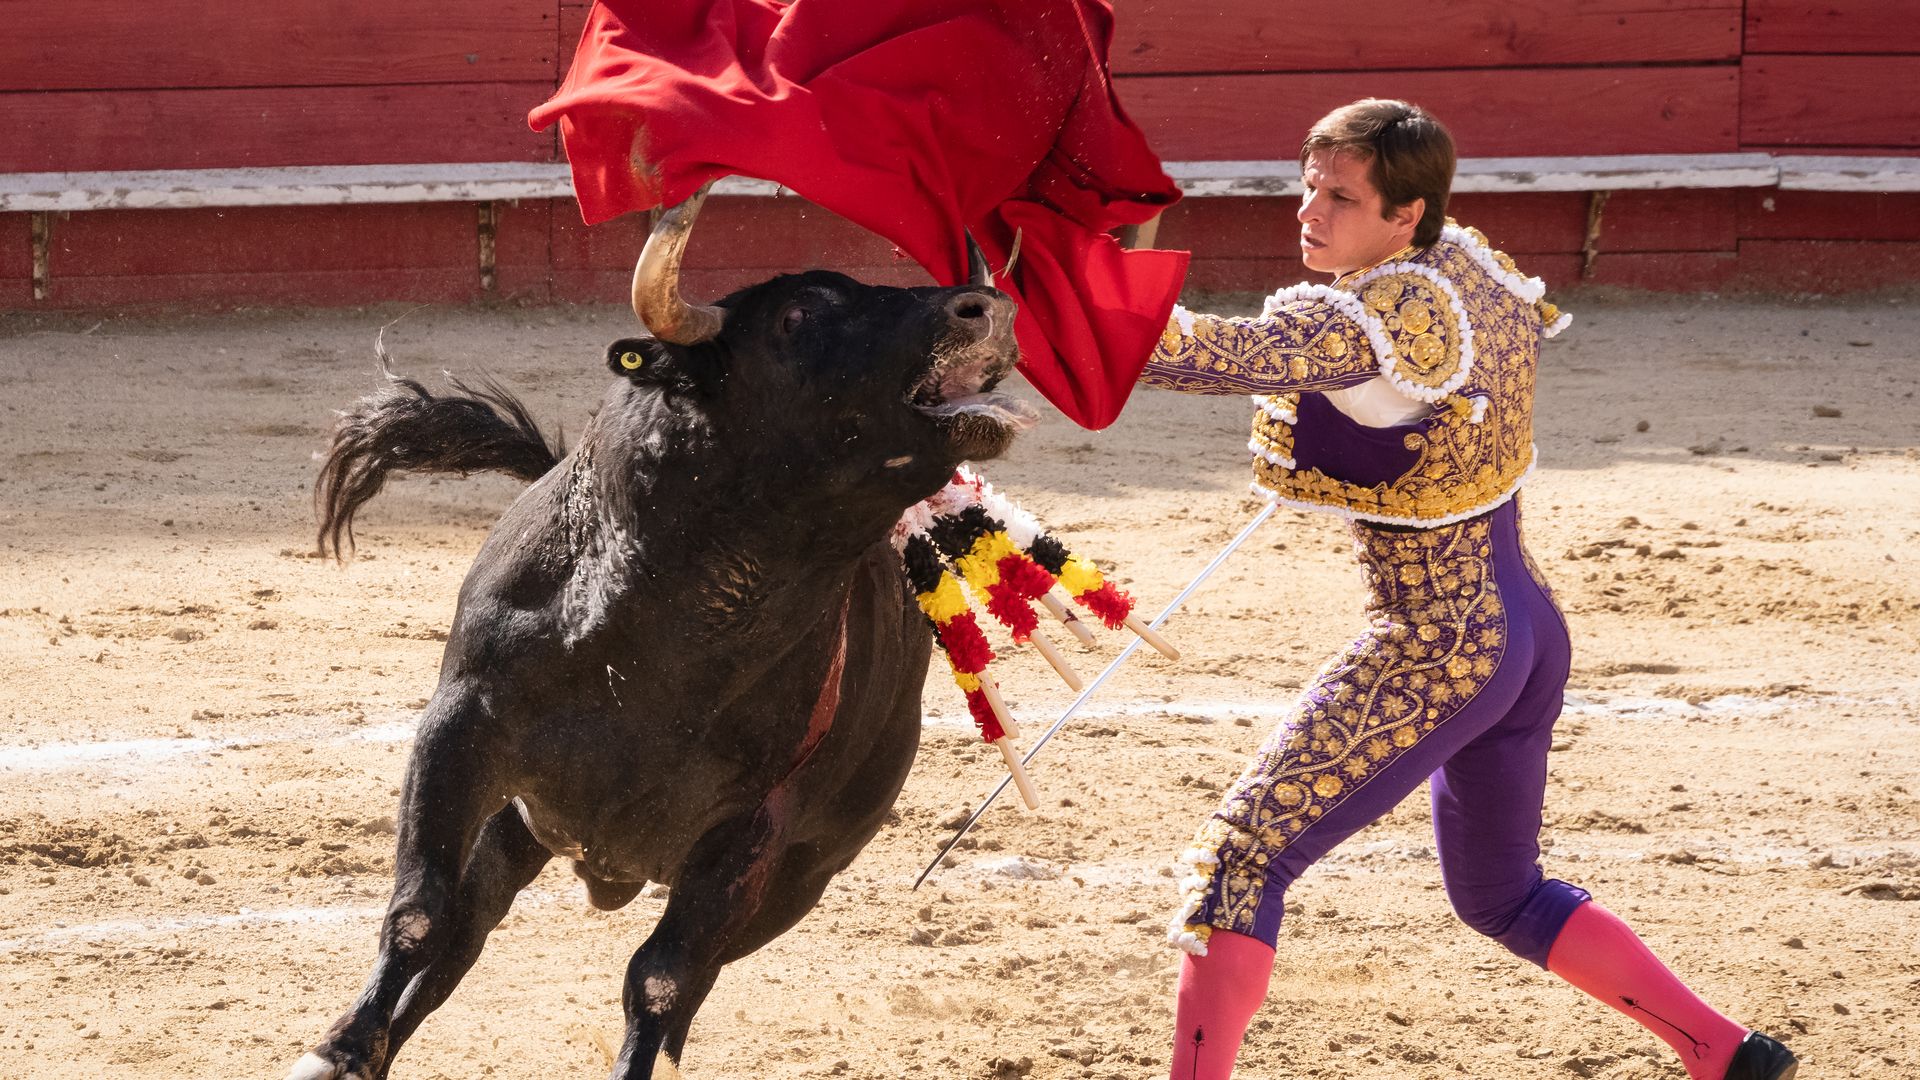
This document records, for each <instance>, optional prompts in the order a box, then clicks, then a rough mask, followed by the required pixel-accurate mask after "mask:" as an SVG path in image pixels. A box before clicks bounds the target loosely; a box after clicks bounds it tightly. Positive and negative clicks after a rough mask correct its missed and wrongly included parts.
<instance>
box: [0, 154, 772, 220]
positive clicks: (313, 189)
mask: <svg viewBox="0 0 1920 1080" xmlns="http://www.w3.org/2000/svg"><path fill="white" fill-rule="evenodd" d="M778 187H779V185H777V184H774V183H771V182H769V181H766V180H750V179H746V178H744V177H728V178H726V179H724V180H722V181H720V182H719V183H717V184H715V185H714V193H715V194H719V195H771V194H773V193H774V192H775V191H776V190H777V189H778ZM572 197H573V181H572V179H571V178H570V177H569V175H568V173H567V166H566V165H565V164H564V163H559V162H534V161H530V162H516V161H506V162H476V163H471V164H460V163H455V164H437V165H302V166H283V167H278V168H249V169H166V170H158V171H152V172H52V173H0V211H14V212H21V211H24V212H30V213H38V212H46V211H68V210H137V209H187V208H192V207H202V206H344V205H348V204H359V203H419V202H505V201H508V200H512V199H570V198H572Z"/></svg>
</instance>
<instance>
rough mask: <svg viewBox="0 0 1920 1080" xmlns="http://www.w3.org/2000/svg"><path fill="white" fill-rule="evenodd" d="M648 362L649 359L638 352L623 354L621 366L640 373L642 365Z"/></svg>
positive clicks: (621, 355)
mask: <svg viewBox="0 0 1920 1080" xmlns="http://www.w3.org/2000/svg"><path fill="white" fill-rule="evenodd" d="M646 362H647V358H646V357H644V356H641V355H640V354H639V353H637V352H623V353H621V354H620V366H621V367H623V368H626V369H627V370H628V371H639V370H640V365H642V364H644V363H646Z"/></svg>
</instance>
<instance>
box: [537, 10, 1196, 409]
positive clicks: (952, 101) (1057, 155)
mask: <svg viewBox="0 0 1920 1080" xmlns="http://www.w3.org/2000/svg"><path fill="white" fill-rule="evenodd" d="M1112 35H1113V12H1112V9H1111V7H1110V5H1109V4H1108V3H1107V2H1106V0H794V2H792V3H790V4H782V3H778V2H776V0H600V2H599V3H596V4H595V5H594V7H593V10H592V12H591V13H590V14H589V16H588V19H587V26H586V31H585V33H584V34H583V35H582V37H581V40H580V45H579V50H578V52H577V53H576V55H575V57H574V61H573V67H572V69H571V70H570V71H569V72H568V74H567V78H566V81H565V82H564V83H563V84H562V85H561V87H560V90H559V92H558V93H556V94H555V95H554V97H553V99H552V100H550V101H548V102H547V103H546V104H544V105H542V106H540V107H539V108H537V109H535V110H534V111H533V113H532V114H531V116H530V117H529V120H530V122H531V123H532V125H533V126H534V128H536V129H543V128H546V127H547V126H549V125H551V124H553V123H555V122H558V123H559V124H560V132H561V136H562V140H563V142H564V143H565V145H566V150H567V158H568V160H569V161H570V162H571V163H572V167H573V178H574V188H575V191H576V192H577V193H578V196H579V199H580V208H581V213H582V216H583V217H585V219H586V220H587V222H588V223H589V224H592V223H595V222H600V221H605V220H607V219H609V218H612V217H616V216H618V215H620V214H624V213H628V212H631V211H635V210H644V209H647V208H649V207H652V206H656V205H660V204H662V203H665V204H669V205H671V204H673V203H678V202H680V201H681V200H683V199H685V198H686V197H687V196H689V195H691V194H692V193H693V192H694V191H695V190H697V189H698V188H699V187H700V185H701V184H704V183H706V182H707V181H709V180H713V179H716V178H718V177H721V176H726V175H730V174H738V175H742V176H752V177H759V178H761V179H766V180H773V181H777V182H779V183H781V184H784V185H785V186H787V187H788V188H791V189H792V190H793V191H795V192H796V193H798V194H799V195H801V196H802V197H804V198H806V199H808V200H811V201H812V202H814V203H816V204H818V205H820V206H822V207H825V208H826V209H828V210H831V211H833V212H834V213H837V214H840V215H841V216H843V217H846V218H848V219H850V220H852V221H854V222H856V223H858V224H860V225H862V226H865V227H866V228H868V229H871V230H872V231H874V232H876V233H879V234H880V235H882V236H884V237H886V238H887V239H889V240H891V241H892V242H893V243H894V244H896V245H897V246H898V247H899V248H900V249H901V250H902V251H903V252H905V253H906V254H907V255H908V256H910V257H911V258H913V259H914V260H916V261H917V262H919V263H920V264H921V265H922V266H924V267H926V268H927V270H928V272H929V273H931V274H932V275H933V277H934V278H935V279H936V280H937V281H940V282H942V283H944V284H957V283H959V282H962V281H964V280H965V279H966V273H967V257H966V241H965V233H966V231H967V230H971V231H972V233H973V235H974V237H975V238H976V239H978V240H979V242H980V246H981V248H982V249H983V250H984V251H985V252H986V255H987V259H988V262H989V263H990V264H991V265H993V266H995V267H999V266H1002V265H1004V264H1005V262H1006V260H1007V256H1008V254H1009V252H1010V250H1011V248H1012V245H1013V240H1014V236H1015V235H1016V232H1017V233H1018V234H1019V235H1020V238H1021V239H1020V258H1019V261H1018V263H1017V264H1016V265H1015V267H1014V270H1013V273H1012V274H1011V275H1010V278H1011V280H1009V279H1008V278H1007V277H1001V278H998V279H996V281H995V284H997V285H998V286H999V287H1000V288H1002V289H1004V290H1005V291H1006V292H1008V293H1009V294H1010V295H1012V296H1013V297H1014V299H1015V300H1017V301H1019V302H1020V308H1021V313H1020V321H1019V323H1018V325H1017V330H1018V332H1019V338H1020V345H1021V351H1022V354H1023V356H1022V363H1021V369H1022V371H1023V372H1024V373H1025V374H1026V376H1027V378H1028V379H1029V380H1030V381H1031V382H1032V383H1033V385H1034V386H1035V388H1037V389H1038V390H1039V391H1040V392H1041V393H1042V394H1045V395H1046V397H1047V399H1048V400H1050V401H1052V402H1053V403H1054V404H1055V405H1056V406H1057V407H1059V409H1060V410H1061V411H1062V412H1064V413H1066V414H1067V415H1068V416H1069V417H1071V418H1072V419H1073V420H1075V421H1076V422H1078V423H1080V424H1082V425H1083V426H1086V427H1092V428H1098V427H1104V426H1106V425H1107V424H1109V423H1111V422H1112V421H1113V419H1114V418H1115V417H1116V416H1118V415H1119V413H1120V409H1121V407H1122V406H1123V405H1125V404H1126V400H1127V395H1128V394H1129V393H1130V392H1131V390H1132V388H1133V384H1134V381H1135V380H1136V379H1137V378H1138V376H1139V373H1140V369H1141V368H1142V367H1144V366H1145V364H1146V359H1147V356H1148V354H1149V353H1150V352H1151V351H1152V348H1153V345H1154V343H1155V341H1156V340H1157V339H1158V337H1159V335H1160V331H1161V329H1162V328H1163V327H1164V326H1165V325H1166V319H1167V314H1168V312H1169V311H1170V310H1171V308H1172V306H1173V302H1174V300H1175V298H1176V297H1177V296H1178V294H1179V289H1180V283H1181V281H1182V279H1183V278H1184V277H1185V274H1186V267H1187V254H1186V253H1185V252H1173V251H1127V250H1124V249H1122V248H1121V247H1120V246H1119V244H1117V243H1116V242H1115V241H1114V240H1113V239H1112V237H1110V236H1108V235H1107V232H1106V230H1109V229H1112V228H1114V227H1116V226H1120V225H1126V224H1137V223H1140V222H1144V221H1146V220H1148V219H1149V218H1151V217H1152V216H1153V215H1154V214H1156V213H1158V212H1159V211H1161V210H1162V209H1164V208H1166V207H1167V206H1170V205H1172V203H1173V202H1174V201H1176V200H1177V199H1178V198H1179V194H1180V193H1179V190H1178V189H1177V188H1176V187H1175V186H1174V185H1173V183H1172V181H1171V180H1169V179H1168V178H1167V175H1166V173H1165V171H1164V170H1163V169H1162V168H1161V166H1160V162H1159V160H1158V158H1156V157H1155V156H1154V154H1153V152H1152V151H1151V150H1150V149H1149V148H1148V146H1147V143H1146V139H1145V137H1144V136H1143V135H1142V134H1141V133H1140V131H1139V129H1138V128H1136V127H1135V126H1134V125H1133V122H1132V121H1131V120H1129V119H1128V118H1127V116H1126V113H1125V112H1124V111H1123V110H1122V109H1121V107H1120V104H1119V102H1118V101H1117V100H1116V99H1115V98H1114V95H1113V90H1112V86H1111V84H1110V82H1109V79H1108V74H1107V63H1106V57H1107V49H1108V46H1109V44H1110V42H1111V39H1112Z"/></svg>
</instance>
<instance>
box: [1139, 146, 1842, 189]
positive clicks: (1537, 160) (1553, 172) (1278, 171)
mask: <svg viewBox="0 0 1920 1080" xmlns="http://www.w3.org/2000/svg"><path fill="white" fill-rule="evenodd" d="M1873 160H1879V159H1873ZM1167 172H1168V174H1169V175H1171V176H1172V177H1173V178H1174V181H1175V182H1176V183H1178V184H1179V185H1180V189H1181V190H1182V191H1184V192H1186V193H1187V194H1188V195H1192V196H1208V195H1243V196H1244V195H1298V194H1300V166H1299V165H1298V164H1296V163H1294V162H1291V161H1175V162H1169V163H1168V164H1167ZM1779 179H1780V165H1779V162H1778V161H1776V159H1775V158H1774V157H1773V155H1771V154H1636V155H1623V156H1615V157H1516V158H1464V159H1462V160H1461V161H1460V163H1459V166H1458V167H1457V168H1456V169H1455V170H1454V179H1453V190H1454V192H1455V193H1478V192H1510V191H1644V190H1649V189H1654V188H1736V187H1773V186H1775V185H1776V184H1777V183H1778V182H1779Z"/></svg>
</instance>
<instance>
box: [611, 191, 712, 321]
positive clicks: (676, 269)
mask: <svg viewBox="0 0 1920 1080" xmlns="http://www.w3.org/2000/svg"><path fill="white" fill-rule="evenodd" d="M712 186H713V185H712V184H710V183H709V184H707V185H704V186H703V187H701V189H700V190H699V191H696V192H694V193H693V196H692V197H691V198H689V199H688V200H687V201H686V202H683V203H681V204H680V205H679V206H676V207H674V208H673V209H671V210H668V211H667V212H666V213H664V214H662V215H660V221H659V223H658V224H656V225H655V226H654V227H653V234H652V235H650V236H648V237H647V246H646V247H645V248H643V249H642V250H641V252H640V261H639V262H637V263H635V264H634V267H633V313H634V314H635V315H638V316H639V317H640V324H641V325H642V326H645V327H646V328H647V330H648V332H649V333H651V334H653V336H654V337H656V338H659V339H660V340H661V341H667V342H671V343H673V344H675V345H698V344H699V343H700V342H703V341H711V340H712V339H714V338H715V337H718V336H719V334H720V324H721V322H722V320H723V319H724V318H725V315H724V313H723V312H722V311H721V310H720V309H719V308H717V307H713V306H711V305H709V306H706V307H699V306H695V305H693V304H689V303H687V301H686V298H685V297H683V296H681V295H680V257H681V255H682V254H684V253H685V252H686V250H687V238H688V236H690V235H691V234H692V233H693V219H694V218H695V217H696V216H697V215H698V214H699V213H700V204H701V203H703V202H705V201H706V198H707V188H710V187H712Z"/></svg>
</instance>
